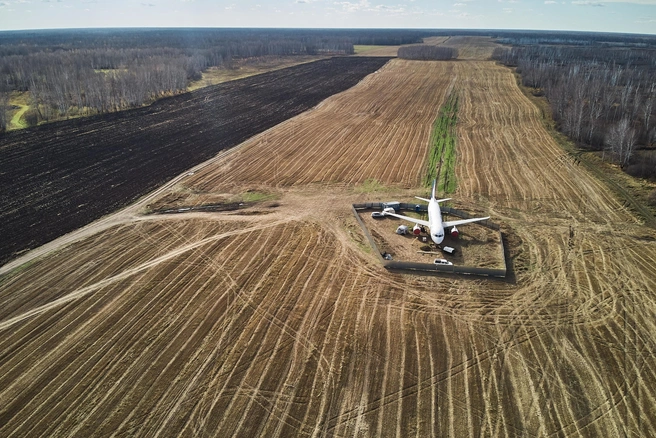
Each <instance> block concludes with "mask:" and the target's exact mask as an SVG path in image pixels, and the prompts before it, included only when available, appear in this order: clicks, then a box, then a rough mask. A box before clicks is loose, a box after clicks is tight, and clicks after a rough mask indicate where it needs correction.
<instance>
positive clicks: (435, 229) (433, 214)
mask: <svg viewBox="0 0 656 438" xmlns="http://www.w3.org/2000/svg"><path fill="white" fill-rule="evenodd" d="M428 223H429V226H428V228H430V236H431V240H432V241H433V242H435V243H436V244H437V245H439V244H440V243H442V241H443V240H444V225H443V224H442V211H441V210H440V204H438V202H437V200H436V199H435V198H434V197H433V198H431V199H430V201H429V202H428Z"/></svg>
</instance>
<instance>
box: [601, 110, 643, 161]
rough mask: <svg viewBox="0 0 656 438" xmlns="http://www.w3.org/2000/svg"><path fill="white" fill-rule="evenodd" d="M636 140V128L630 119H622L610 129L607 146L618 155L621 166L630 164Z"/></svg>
mask: <svg viewBox="0 0 656 438" xmlns="http://www.w3.org/2000/svg"><path fill="white" fill-rule="evenodd" d="M635 142H636V133H635V130H634V129H633V128H632V127H631V122H630V121H629V119H626V118H624V119H622V120H620V121H619V122H618V123H617V124H616V125H614V126H613V127H612V128H610V130H609V131H608V134H607V135H606V146H607V148H608V149H609V150H610V152H611V153H612V154H613V155H614V156H615V157H616V159H617V161H618V162H619V164H620V167H621V168H622V169H624V167H625V166H626V165H627V164H629V161H630V160H631V156H632V155H633V148H634V146H635Z"/></svg>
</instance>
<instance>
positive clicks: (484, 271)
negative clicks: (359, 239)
mask: <svg viewBox="0 0 656 438" xmlns="http://www.w3.org/2000/svg"><path fill="white" fill-rule="evenodd" d="M383 204H384V203H382V202H367V203H363V204H353V205H352V210H353V214H354V215H355V219H356V220H357V221H358V223H359V224H360V227H361V228H362V232H363V233H364V235H365V237H366V238H367V240H368V241H369V244H370V245H371V247H372V248H373V249H374V251H375V252H376V255H377V256H378V259H379V260H380V262H381V263H382V264H383V266H384V267H385V268H386V269H392V270H398V271H405V272H408V273H415V274H419V275H421V274H424V273H435V272H441V273H445V274H456V275H479V276H484V277H496V278H505V277H506V274H507V266H506V258H505V254H506V249H505V247H504V244H503V234H502V233H501V231H500V227H499V224H496V223H494V222H492V221H490V220H489V219H488V220H484V221H480V222H476V223H477V224H479V225H482V226H484V227H486V228H490V229H492V230H495V231H498V232H499V242H500V243H499V245H500V246H501V248H500V249H501V255H502V256H503V269H489V268H478V267H475V266H459V265H435V264H433V263H415V262H404V261H400V260H399V261H397V260H385V259H383V257H382V255H381V253H380V250H379V249H378V245H376V242H375V241H374V239H373V237H371V233H369V230H368V229H367V227H366V225H365V224H364V222H362V218H360V214H359V213H358V212H359V211H366V210H382V209H383ZM399 209H400V210H407V211H414V212H425V211H428V206H427V205H425V204H408V203H404V202H402V203H400V204H399ZM440 209H441V210H442V212H444V213H447V214H452V215H454V216H457V217H460V218H462V219H469V218H471V217H473V216H472V215H470V214H469V213H467V212H464V211H462V210H457V209H455V208H451V207H440Z"/></svg>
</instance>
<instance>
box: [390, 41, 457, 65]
mask: <svg viewBox="0 0 656 438" xmlns="http://www.w3.org/2000/svg"><path fill="white" fill-rule="evenodd" d="M398 57H399V58H402V59H415V60H419V61H429V60H434V61H440V60H447V59H455V58H457V57H458V49H455V48H453V47H441V46H432V45H429V44H412V45H408V46H403V47H399V51H398Z"/></svg>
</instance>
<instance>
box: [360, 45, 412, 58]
mask: <svg viewBox="0 0 656 438" xmlns="http://www.w3.org/2000/svg"><path fill="white" fill-rule="evenodd" d="M399 47H401V46H380V47H372V48H367V49H366V50H362V51H361V52H359V53H356V54H355V55H354V56H385V57H387V56H396V55H397V54H398V51H399Z"/></svg>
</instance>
